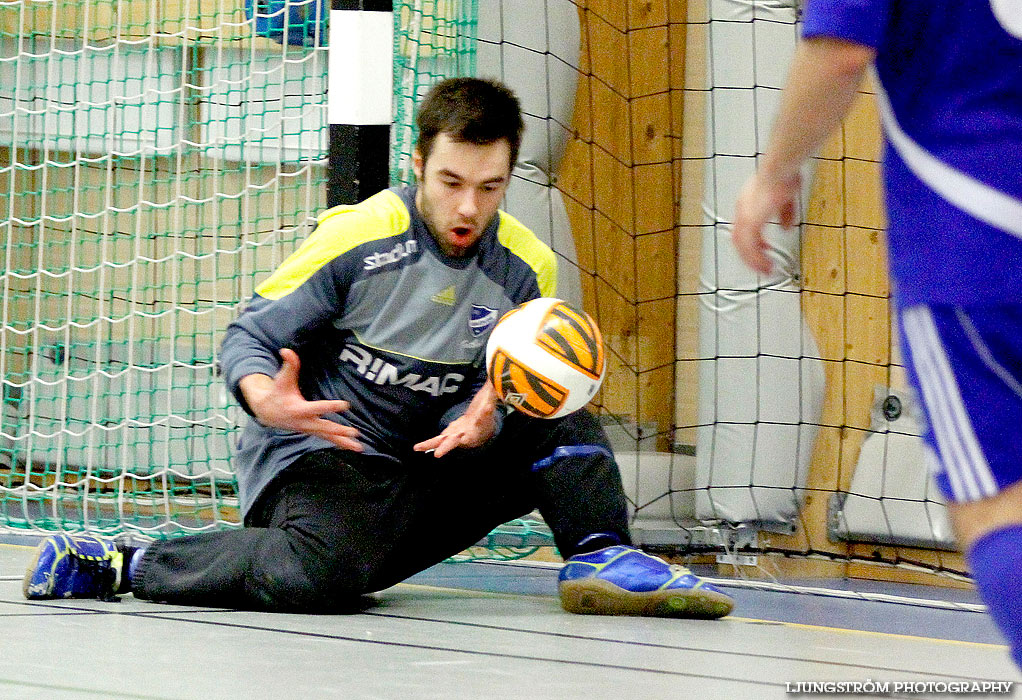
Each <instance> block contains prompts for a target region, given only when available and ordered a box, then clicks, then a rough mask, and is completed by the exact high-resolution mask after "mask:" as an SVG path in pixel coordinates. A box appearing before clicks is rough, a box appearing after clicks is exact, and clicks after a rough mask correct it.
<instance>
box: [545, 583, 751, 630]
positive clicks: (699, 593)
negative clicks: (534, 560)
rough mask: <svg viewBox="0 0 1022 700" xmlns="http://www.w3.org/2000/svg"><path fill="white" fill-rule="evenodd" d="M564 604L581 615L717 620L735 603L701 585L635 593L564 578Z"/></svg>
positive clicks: (611, 584) (611, 585)
mask: <svg viewBox="0 0 1022 700" xmlns="http://www.w3.org/2000/svg"><path fill="white" fill-rule="evenodd" d="M559 589H560V594H561V607H563V608H564V609H565V610H567V611H568V612H571V613H576V614H579V615H643V616H647V617H688V618H696V619H700V620H715V619H717V618H718V617H724V616H725V615H729V614H730V613H731V611H732V610H734V607H735V604H734V601H732V600H731V599H730V598H728V597H727V596H726V595H724V594H723V593H717V592H715V591H708V590H705V589H701V588H673V589H668V590H663V591H649V592H646V593H636V592H633V591H626V590H625V589H623V588H621V587H620V586H616V585H614V584H613V583H611V582H610V581H605V580H603V579H598V578H584V579H576V580H574V581H562V582H561V584H560V586H559Z"/></svg>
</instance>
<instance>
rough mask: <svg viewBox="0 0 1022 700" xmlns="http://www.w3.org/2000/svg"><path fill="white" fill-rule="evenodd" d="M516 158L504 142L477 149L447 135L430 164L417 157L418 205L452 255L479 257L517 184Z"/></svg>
mask: <svg viewBox="0 0 1022 700" xmlns="http://www.w3.org/2000/svg"><path fill="white" fill-rule="evenodd" d="M510 155H511V148H510V146H509V145H508V143H507V141H506V140H504V139H501V140H499V141H494V142H493V143H486V144H477V143H468V142H465V141H455V140H453V139H451V137H450V136H448V135H447V134H444V133H441V134H439V135H438V136H437V138H436V140H435V141H434V142H433V148H432V151H431V152H430V154H429V158H428V159H427V160H425V161H424V160H423V159H422V155H421V154H420V153H419V151H418V150H416V151H415V153H413V154H412V165H413V166H414V168H415V176H416V177H417V178H418V180H419V190H418V192H417V193H416V195H415V204H416V206H417V207H418V208H419V213H420V214H422V218H423V219H424V220H425V221H426V225H427V226H428V227H429V232H430V233H432V234H433V238H435V239H436V242H437V243H438V244H439V245H440V249H441V250H443V251H444V252H445V253H447V254H448V255H452V256H455V257H465V256H468V255H472V254H473V253H475V249H476V245H477V244H478V243H479V238H480V237H481V236H482V235H483V231H484V230H485V229H486V225H487V224H489V223H490V220H491V219H493V217H494V216H496V214H497V207H498V206H500V202H501V200H502V199H503V198H504V192H505V191H506V190H507V186H508V182H509V181H510V179H511V170H510V167H509V166H508V162H509V160H508V159H509V158H510Z"/></svg>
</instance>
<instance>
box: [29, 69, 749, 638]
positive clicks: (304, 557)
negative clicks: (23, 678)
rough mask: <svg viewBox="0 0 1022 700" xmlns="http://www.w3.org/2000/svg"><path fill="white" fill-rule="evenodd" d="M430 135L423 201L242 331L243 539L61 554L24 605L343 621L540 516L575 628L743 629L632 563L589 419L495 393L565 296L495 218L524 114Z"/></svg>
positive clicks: (352, 211) (446, 117) (261, 292)
mask: <svg viewBox="0 0 1022 700" xmlns="http://www.w3.org/2000/svg"><path fill="white" fill-rule="evenodd" d="M417 125H418V127H419V142H418V145H417V147H416V150H415V153H414V156H413V163H414V168H415V174H416V177H417V180H418V186H417V187H413V188H407V189H396V190H385V191H383V192H380V193H379V194H377V195H375V196H373V197H370V198H369V199H367V200H365V201H364V202H362V203H360V204H358V205H355V206H341V207H335V208H333V209H330V210H328V211H326V212H325V213H323V214H322V216H321V217H320V219H319V225H318V227H317V228H316V230H315V232H314V233H313V234H312V235H311V236H310V237H309V238H308V240H306V241H305V242H304V244H303V245H302V246H301V247H300V248H299V249H298V250H297V251H296V252H295V253H294V254H293V255H291V257H289V258H288V259H287V260H285V261H284V263H283V264H282V265H281V266H280V268H278V269H277V270H276V272H274V274H273V275H272V276H270V278H269V279H267V280H266V281H265V282H264V283H263V284H262V285H260V286H259V287H258V288H257V290H256V294H255V296H254V297H253V299H252V300H251V302H250V303H249V304H248V306H247V308H245V309H244V311H243V312H242V313H241V314H240V316H239V317H238V318H237V320H235V321H234V322H233V323H231V324H230V326H229V327H228V328H227V331H226V334H225V337H224V341H223V348H222V352H221V355H220V359H221V364H222V370H223V375H224V377H225V379H226V381H227V385H228V387H229V388H230V390H231V392H232V393H233V394H234V396H235V397H236V398H237V400H238V401H239V402H240V403H241V405H242V407H243V408H244V409H245V411H247V412H248V413H249V415H250V416H251V420H249V421H248V423H247V425H246V426H245V428H244V430H243V432H242V433H241V437H240V439H239V441H238V449H237V455H236V468H237V473H238V486H239V495H240V505H241V511H242V513H243V515H244V525H245V527H243V528H240V529H235V530H226V531H219V532H209V533H204V534H198V535H191V536H186V537H180V538H174V539H169V540H166V541H159V542H154V543H152V544H149V545H148V546H145V547H133V546H131V545H130V544H129V543H123V544H122V543H118V542H114V541H111V540H105V539H100V538H97V537H92V536H87V535H55V536H51V537H49V538H47V539H46V540H44V541H43V542H42V543H41V544H40V546H39V548H38V550H37V552H36V555H35V559H34V561H33V562H32V564H31V566H30V567H29V570H28V572H27V574H26V576H25V584H24V591H25V595H26V597H28V598H30V599H47V598H65V597H99V598H109V597H111V596H113V595H115V594H119V593H125V592H128V591H131V592H133V593H134V595H135V597H137V598H142V599H146V600H154V601H164V602H169V603H180V604H187V605H206V606H221V607H231V608H246V609H254V610H273V611H288V612H297V611H307V612H323V611H329V610H337V609H341V608H343V607H347V606H348V605H350V604H351V602H352V601H353V600H355V599H357V598H358V597H359V596H361V595H363V594H366V593H369V592H373V591H379V590H381V589H384V588H387V587H389V586H392V585H394V584H396V583H398V582H400V581H402V580H404V579H406V578H407V577H409V576H411V575H413V574H415V573H417V572H419V571H422V570H423V569H425V568H427V567H429V566H431V565H433V564H436V563H438V562H440V561H443V560H444V559H446V558H447V557H450V556H451V555H453V554H456V553H458V552H460V551H462V550H464V549H466V548H467V547H470V546H472V545H474V544H475V543H476V542H478V541H479V540H480V539H481V538H483V537H485V536H486V534H487V533H489V532H490V531H491V530H492V529H493V528H494V527H496V526H498V525H500V524H501V523H504V522H506V521H508V520H512V519H514V518H517V517H521V516H522V515H524V514H527V513H529V512H531V511H532V510H533V509H534V508H538V509H539V510H540V512H541V513H542V514H543V517H544V519H545V520H546V522H547V524H548V525H549V526H550V528H551V530H552V531H553V534H554V539H555V541H556V544H557V547H558V549H559V550H560V552H561V554H562V555H563V556H564V557H565V558H566V560H567V562H566V564H565V566H564V568H563V569H562V571H561V575H560V586H561V600H562V603H563V605H564V607H565V608H566V609H568V610H570V611H572V612H580V613H604V614H636V615H642V614H645V615H670V616H687V617H709V618H713V617H720V616H723V615H726V614H728V613H729V612H730V611H731V609H732V602H731V600H730V599H729V598H728V597H727V596H725V595H724V594H723V593H721V592H720V591H718V590H716V589H714V588H713V587H712V586H710V585H707V584H705V583H704V582H702V581H700V580H699V579H698V578H696V577H695V576H693V575H692V574H691V573H689V572H688V571H687V570H685V569H684V568H682V567H671V566H668V565H667V564H666V563H665V562H663V561H662V560H660V559H658V558H656V557H653V556H650V555H647V554H644V553H643V552H640V551H639V550H638V549H635V548H634V547H632V546H631V544H630V537H629V530H628V522H627V509H626V503H625V497H624V493H623V491H622V488H621V478H620V475H619V473H618V469H617V465H616V463H615V462H614V459H613V456H612V454H611V451H610V448H609V446H608V443H607V440H606V436H605V435H604V434H603V431H602V430H601V428H600V427H599V425H598V423H597V422H596V420H595V419H594V418H593V416H592V415H591V414H590V413H588V412H587V411H585V410H582V411H578V412H576V413H573V414H571V415H569V416H567V417H564V418H561V419H556V420H540V419H535V418H529V417H527V416H525V415H524V414H522V413H519V412H512V413H510V414H509V415H507V416H506V417H505V416H504V413H503V411H502V410H499V409H498V406H497V401H496V398H495V394H494V391H493V390H492V388H490V384H489V383H488V382H487V381H486V372H485V368H484V367H483V365H484V362H483V355H484V352H485V345H486V339H487V337H488V334H489V332H490V330H491V329H492V327H493V325H494V324H495V323H496V320H497V319H498V318H499V317H500V316H501V315H502V314H503V313H504V312H506V311H508V310H509V309H511V308H513V307H514V306H516V305H518V304H520V303H522V302H525V301H528V300H529V299H533V298H536V297H539V296H553V294H554V282H555V279H554V277H555V259H554V256H553V253H552V251H551V250H550V249H549V248H548V247H547V246H546V245H544V244H543V243H541V242H540V241H539V240H538V239H537V238H536V237H535V236H534V235H533V234H532V232H531V231H529V230H528V229H526V228H525V227H524V226H522V224H520V223H519V222H517V221H516V220H515V219H513V218H511V217H510V216H508V215H507V214H505V213H503V212H501V211H498V208H497V207H498V205H499V203H500V202H501V200H502V198H503V195H504V192H505V190H506V189H507V186H508V183H509V180H510V177H511V167H512V164H513V163H514V162H515V160H516V158H517V153H518V148H519V144H520V142H521V135H522V129H523V125H522V117H521V112H520V108H519V104H518V100H517V98H516V97H515V96H514V95H513V94H512V93H511V92H510V91H509V90H508V89H507V88H506V87H504V86H503V85H501V84H499V83H496V82H493V81H485V80H478V79H473V78H455V79H451V80H447V81H444V82H441V83H440V84H438V85H437V86H436V87H434V88H433V89H432V90H431V91H430V92H429V94H428V95H427V96H426V97H425V99H424V101H423V103H422V105H421V108H420V110H419V113H418V116H417ZM539 464H542V465H543V466H541V467H540V466H537V467H536V468H534V465H539ZM438 524H442V525H443V527H437V525H438Z"/></svg>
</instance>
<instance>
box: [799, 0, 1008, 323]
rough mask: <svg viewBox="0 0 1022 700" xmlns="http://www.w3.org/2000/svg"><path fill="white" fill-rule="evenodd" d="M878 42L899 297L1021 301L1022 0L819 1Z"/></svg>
mask: <svg viewBox="0 0 1022 700" xmlns="http://www.w3.org/2000/svg"><path fill="white" fill-rule="evenodd" d="M803 36H805V37H806V38H810V37H816V36H827V37H835V38H839V39H845V40H848V41H852V42H855V43H859V44H863V45H866V46H869V47H872V48H874V49H876V51H877V59H876V71H877V77H878V78H879V83H880V86H879V87H880V90H879V94H878V96H877V102H878V106H879V108H880V112H881V116H882V119H883V123H884V133H885V141H886V142H885V156H884V185H885V189H886V202H887V211H888V227H889V228H888V233H889V235H888V240H889V256H890V266H891V276H892V282H893V285H894V290H895V299H896V300H897V302H898V304H899V305H900V306H903V307H904V306H910V305H913V304H919V303H943V304H958V305H969V304H986V303H997V302H1006V301H1012V302H1018V301H1022V2H1018V1H1017V0H810V1H809V4H808V7H807V8H806V12H805V21H804V25H803Z"/></svg>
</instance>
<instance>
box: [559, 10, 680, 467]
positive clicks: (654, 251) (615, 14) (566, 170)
mask: <svg viewBox="0 0 1022 700" xmlns="http://www.w3.org/2000/svg"><path fill="white" fill-rule="evenodd" d="M577 4H578V6H579V17H580V20H581V23H582V44H581V45H582V59H581V65H582V68H581V70H582V75H581V76H580V84H579V89H578V93H577V95H576V111H575V123H574V126H573V129H574V138H573V139H572V141H571V143H570V144H569V146H568V149H567V154H566V157H565V159H564V161H563V163H562V172H561V175H560V178H559V181H558V186H559V187H560V189H561V190H562V191H563V192H564V194H565V198H566V199H568V200H570V201H571V202H572V203H571V204H569V205H568V207H567V208H568V214H569V219H570V220H571V224H572V229H573V231H575V235H576V245H577V247H578V248H579V251H580V252H579V257H580V261H581V262H582V267H583V271H584V272H589V273H590V274H591V275H592V280H593V283H592V284H588V283H585V282H584V283H583V287H584V290H585V294H584V297H585V299H584V302H585V304H586V306H587V308H588V309H590V310H594V309H595V310H596V316H597V321H598V322H599V324H600V327H601V329H602V331H603V334H604V339H605V341H606V343H607V345H608V348H609V349H610V354H611V355H612V356H613V357H614V358H616V359H615V360H614V361H613V362H612V363H611V368H610V372H609V374H608V377H607V380H606V382H605V384H604V389H603V391H602V392H601V399H600V400H601V401H602V406H603V410H605V411H607V412H609V413H613V414H616V415H620V416H622V417H623V418H624V419H625V420H631V421H636V422H642V423H647V422H650V421H653V422H656V424H657V425H658V427H659V429H660V430H661V431H662V432H663V436H662V439H661V440H660V441H659V446H660V447H661V449H666V448H668V447H669V445H670V441H671V434H670V433H671V427H672V425H673V423H674V391H673V387H674V381H675V380H674V358H675V323H674V319H675V315H676V313H675V305H676V299H675V297H676V294H677V275H676V269H677V266H676V261H677V241H678V236H679V227H678V214H679V210H678V204H677V202H678V201H679V197H680V194H681V187H680V175H681V169H680V168H679V167H678V164H679V163H680V159H681V149H680V147H679V144H678V141H679V140H680V139H679V138H678V137H679V135H680V134H681V133H682V131H681V128H680V122H681V110H682V109H683V107H684V103H683V100H682V99H681V96H680V92H681V89H682V87H683V81H684V78H685V73H684V70H683V66H684V62H683V61H682V60H680V59H681V58H682V57H683V55H684V54H683V51H684V43H683V42H684V39H685V31H684V23H683V22H684V9H685V3H684V2H679V1H678V0H642V1H637V0H628V1H627V2H622V1H621V0H580V1H578V2H577ZM676 110H677V111H676ZM580 231H581V232H582V233H581V235H580V234H579V232H580ZM590 232H591V238H590ZM589 250H591V251H592V253H591V256H590V253H589ZM590 260H591V263H590Z"/></svg>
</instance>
